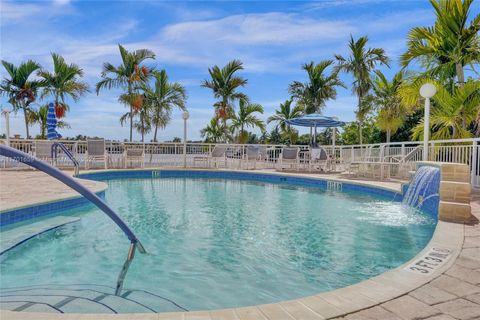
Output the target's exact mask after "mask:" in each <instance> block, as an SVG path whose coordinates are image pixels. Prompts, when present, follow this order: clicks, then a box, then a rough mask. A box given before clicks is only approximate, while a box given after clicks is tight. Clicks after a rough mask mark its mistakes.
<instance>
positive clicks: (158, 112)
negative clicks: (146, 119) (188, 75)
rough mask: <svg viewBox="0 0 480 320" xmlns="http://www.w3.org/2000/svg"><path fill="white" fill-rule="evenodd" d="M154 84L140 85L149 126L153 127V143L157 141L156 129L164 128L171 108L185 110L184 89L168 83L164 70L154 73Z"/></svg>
mask: <svg viewBox="0 0 480 320" xmlns="http://www.w3.org/2000/svg"><path fill="white" fill-rule="evenodd" d="M153 77H154V79H155V84H154V86H153V87H151V86H150V85H149V84H148V83H143V84H141V89H142V90H143V92H144V94H145V104H146V105H147V106H148V109H149V110H150V119H151V124H152V125H153V126H154V127H155V129H154V134H153V141H154V142H156V141H157V131H158V128H165V126H166V125H167V124H168V122H169V121H170V119H171V114H172V110H173V108H175V107H177V108H179V109H180V110H186V108H185V102H186V99H187V93H186V90H185V87H183V86H182V85H181V84H180V83H178V82H173V83H172V82H169V81H168V75H167V72H166V71H165V70H162V71H160V72H154V73H153Z"/></svg>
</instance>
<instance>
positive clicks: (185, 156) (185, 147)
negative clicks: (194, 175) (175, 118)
mask: <svg viewBox="0 0 480 320" xmlns="http://www.w3.org/2000/svg"><path fill="white" fill-rule="evenodd" d="M189 116H190V115H189V114H188V111H184V112H183V113H182V118H183V167H184V168H186V167H187V120H188V117H189Z"/></svg>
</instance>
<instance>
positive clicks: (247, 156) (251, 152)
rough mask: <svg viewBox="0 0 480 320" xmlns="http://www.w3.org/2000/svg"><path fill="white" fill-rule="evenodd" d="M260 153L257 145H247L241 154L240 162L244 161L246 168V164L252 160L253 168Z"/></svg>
mask: <svg viewBox="0 0 480 320" xmlns="http://www.w3.org/2000/svg"><path fill="white" fill-rule="evenodd" d="M260 157H261V153H260V147H259V146H252V145H248V146H247V149H246V150H245V153H244V155H243V159H242V164H243V163H245V164H246V166H247V169H248V164H249V163H250V162H253V169H256V168H257V161H259V160H260Z"/></svg>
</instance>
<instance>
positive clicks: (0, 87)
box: [0, 60, 41, 139]
mask: <svg viewBox="0 0 480 320" xmlns="http://www.w3.org/2000/svg"><path fill="white" fill-rule="evenodd" d="M2 65H3V67H4V68H5V70H7V73H8V75H9V76H10V78H9V79H8V78H4V79H3V80H2V83H1V84H0V92H1V93H2V94H5V95H7V96H8V97H9V102H10V103H11V104H12V106H13V110H14V111H17V110H18V109H20V108H21V109H22V110H23V116H24V119H25V131H26V135H27V139H29V138H30V132H29V128H28V126H29V123H28V120H29V119H28V111H29V110H30V108H29V105H30V104H31V103H32V102H34V101H35V97H36V94H37V89H38V88H39V87H40V82H39V81H36V80H29V78H30V76H31V75H32V74H33V73H34V72H35V71H37V70H38V69H40V68H41V67H40V65H39V64H38V63H36V62H34V61H32V60H28V61H27V62H23V63H21V64H20V65H19V66H18V67H16V66H15V65H13V64H12V63H9V62H7V61H4V60H2Z"/></svg>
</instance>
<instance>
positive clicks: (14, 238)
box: [0, 216, 80, 255]
mask: <svg viewBox="0 0 480 320" xmlns="http://www.w3.org/2000/svg"><path fill="white" fill-rule="evenodd" d="M79 220H80V218H78V217H67V216H55V217H52V218H48V219H42V220H40V221H38V222H34V223H30V224H28V225H26V226H23V227H22V228H13V229H10V230H9V229H6V230H2V236H1V237H0V255H2V254H4V253H5V252H7V251H8V250H10V249H13V248H15V247H16V246H18V245H20V244H22V243H24V242H26V241H27V240H30V239H32V238H34V237H36V236H38V235H39V234H42V233H45V232H47V231H51V230H54V229H56V228H59V227H62V226H64V225H67V224H70V223H73V222H77V221H79Z"/></svg>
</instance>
